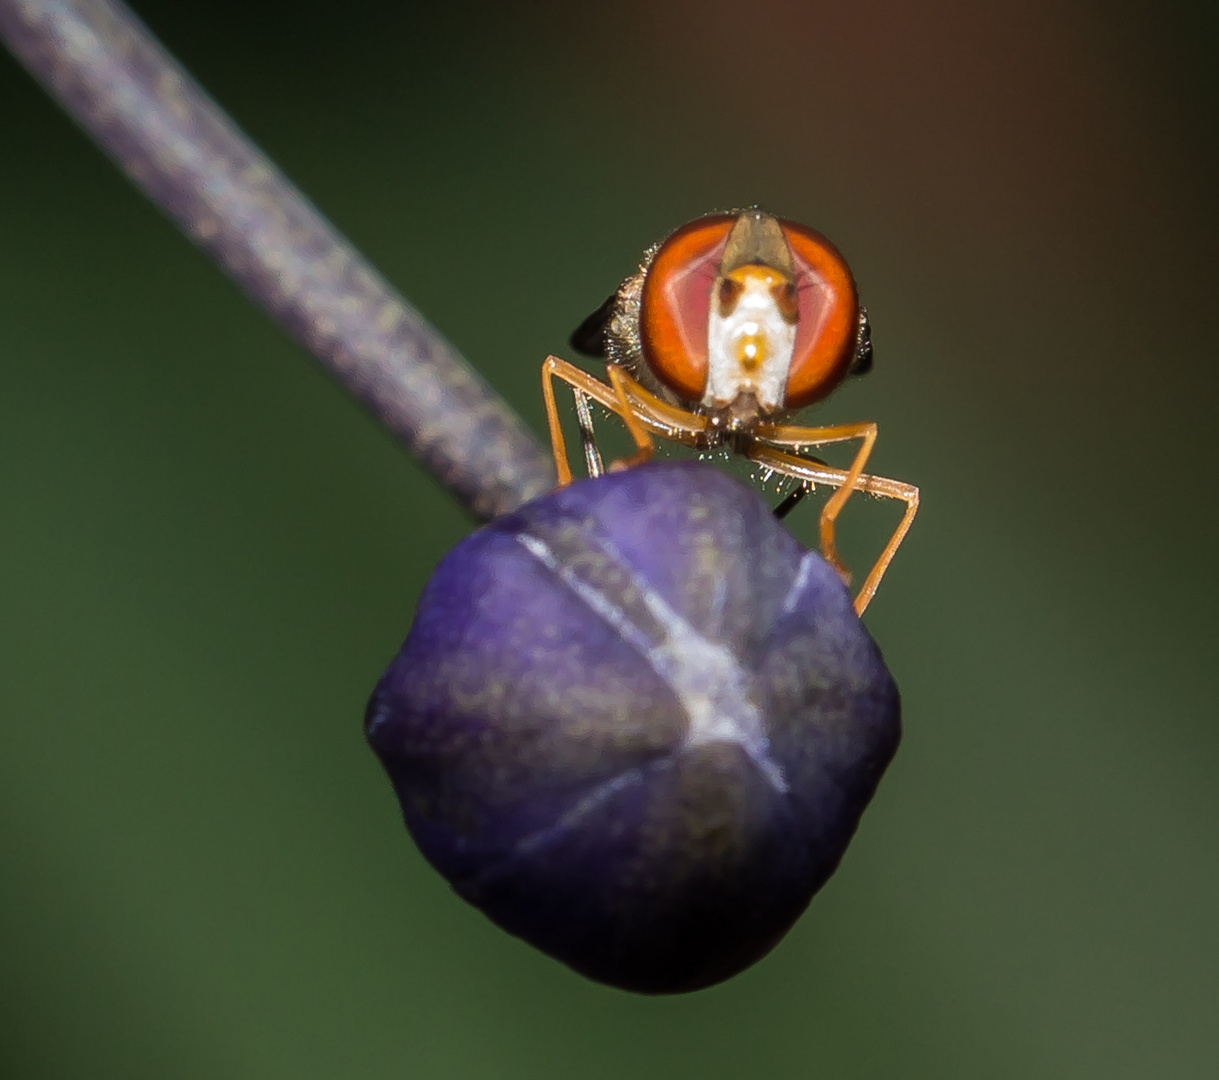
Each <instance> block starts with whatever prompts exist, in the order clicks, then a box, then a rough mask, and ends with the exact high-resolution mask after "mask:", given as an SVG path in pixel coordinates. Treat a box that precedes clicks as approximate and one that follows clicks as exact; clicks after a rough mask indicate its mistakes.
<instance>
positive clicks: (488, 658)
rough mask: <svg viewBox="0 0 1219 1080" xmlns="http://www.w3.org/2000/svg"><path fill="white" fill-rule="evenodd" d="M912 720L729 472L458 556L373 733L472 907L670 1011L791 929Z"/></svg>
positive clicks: (553, 514) (394, 677)
mask: <svg viewBox="0 0 1219 1080" xmlns="http://www.w3.org/2000/svg"><path fill="white" fill-rule="evenodd" d="M899 715H900V704H899V700H898V694H897V688H896V686H895V685H894V683H893V680H892V678H891V677H890V675H889V672H888V671H887V670H886V668H885V665H884V661H883V660H882V659H881V656H880V653H879V651H878V650H877V648H876V646H875V644H874V643H873V642H872V639H871V638H870V637H869V636H868V633H867V631H866V630H865V629H864V628H863V625H862V624H861V623H860V621H859V619H858V618H856V616H855V613H854V610H853V609H852V607H851V600H850V597H849V596H848V595H847V592H846V590H845V588H844V587H843V585H842V582H841V581H840V580H839V579H838V577H837V575H836V574H835V573H834V571H833V570H831V569H830V567H829V566H828V565H827V564H826V563H825V562H824V561H823V560H822V559H821V557H820V556H819V555H817V554H815V553H812V552H809V551H806V550H805V549H804V548H803V547H801V546H800V544H799V543H798V542H797V541H796V540H795V539H794V538H793V537H792V536H791V534H790V533H788V531H787V530H786V529H785V528H784V527H783V526H782V525H781V524H780V523H779V522H778V521H776V520H775V518H774V516H773V514H772V513H771V512H770V509H769V508H768V507H767V506H766V504H765V503H764V502H763V501H762V500H761V499H760V498H759V497H758V496H757V495H756V494H755V493H754V492H753V491H751V490H749V489H748V488H747V487H745V486H743V485H742V484H740V483H738V482H737V481H735V480H732V479H731V478H729V477H728V476H726V475H724V474H723V473H721V472H719V471H718V470H716V469H714V468H712V467H710V466H705V465H696V464H654V465H648V466H644V467H641V468H637V469H630V470H627V471H625V472H621V473H614V474H609V475H606V476H603V477H601V478H599V479H597V480H589V481H584V482H582V483H577V484H575V485H573V486H571V487H568V488H564V489H563V490H561V491H557V492H555V493H554V494H552V495H548V496H546V497H544V498H541V499H538V500H537V501H535V502H533V503H530V504H529V505H528V506H526V507H524V508H523V509H521V510H520V511H518V512H516V513H513V514H510V515H508V516H505V517H502V518H500V519H498V520H496V521H495V522H493V523H492V524H490V525H488V526H487V527H486V528H484V529H482V530H480V531H479V532H477V533H474V534H473V535H472V536H470V537H468V538H467V539H466V540H464V541H462V542H461V543H460V544H458V546H457V547H456V548H455V549H454V550H453V551H451V552H450V553H449V554H448V555H447V556H446V557H445V559H444V560H443V562H441V564H440V566H439V568H438V569H437V570H436V573H435V575H434V576H433V577H432V580H431V581H430V582H429V583H428V586H427V588H426V589H425V590H424V593H423V596H422V598H421V599H420V602H419V609H418V612H417V614H416V617H415V625H414V626H413V627H412V629H411V632H410V636H409V637H408V638H407V640H406V643H405V644H404V645H403V646H402V650H401V652H399V653H398V655H397V657H396V658H395V659H394V661H393V663H392V664H390V666H389V669H388V670H387V671H386V673H385V675H384V676H383V677H382V679H381V682H380V684H379V685H378V686H377V689H376V691H375V692H374V694H373V697H372V701H371V702H370V703H369V708H368V717H367V725H368V738H369V741H370V742H371V744H372V746H373V748H374V750H375V751H376V752H377V754H378V755H379V757H380V758H381V761H382V763H383V764H384V765H385V768H386V771H387V772H388V773H389V777H390V780H391V781H392V782H393V785H394V789H395V791H396V792H397V794H398V799H399V800H400V802H401V804H402V811H403V814H404V816H405V818H406V824H407V827H408V828H409V829H410V831H411V834H412V836H414V838H415V840H416V842H417V843H418V844H419V847H420V848H421V850H422V851H423V853H424V855H425V856H426V857H427V859H428V860H429V861H430V862H431V863H432V865H433V866H435V867H436V869H437V870H439V871H440V872H441V873H442V874H443V875H444V876H445V877H446V878H447V879H448V880H449V881H450V882H451V883H452V885H453V887H454V888H455V889H456V890H457V892H458V893H459V894H460V895H461V896H463V897H465V899H467V900H468V901H470V903H472V904H474V905H476V906H477V907H479V908H480V909H482V911H484V912H485V913H486V914H487V915H488V916H489V917H490V918H491V919H493V920H494V921H495V922H496V923H498V924H499V925H500V926H502V927H503V928H504V929H506V930H508V931H509V932H510V933H513V934H516V935H518V936H520V937H522V938H524V939H525V940H526V941H529V942H531V943H532V944H533V945H535V946H537V947H538V948H539V949H542V950H543V951H545V952H547V953H549V954H550V955H552V956H554V957H557V958H558V959H560V960H562V961H564V962H565V963H567V964H570V965H571V966H572V967H573V968H575V969H576V970H577V971H580V972H582V973H584V974H585V975H587V976H589V977H590V978H593V979H598V980H600V981H602V982H606V983H609V984H611V985H613V986H619V987H623V988H625V989H629V990H637V991H641V992H645V993H673V992H678V991H686V990H697V989H700V988H701V987H705V986H709V985H711V984H712V983H716V982H719V981H720V980H722V979H726V978H728V977H729V976H731V975H735V974H736V973H737V972H739V971H741V970H743V969H744V968H746V967H748V966H749V965H750V964H752V963H753V962H754V961H755V960H758V959H759V958H760V957H762V956H763V955H765V954H766V953H767V952H768V951H769V950H770V949H771V948H772V947H773V946H774V945H775V944H776V943H777V942H778V941H779V939H780V938H781V937H782V936H783V935H784V934H785V933H786V932H787V930H788V928H789V927H790V926H791V925H792V923H793V922H794V921H795V920H796V918H797V917H798V916H799V915H800V913H801V912H802V911H803V910H804V908H805V907H806V906H807V904H808V902H809V900H810V899H811V898H812V896H813V894H814V893H815V892H816V891H817V889H818V888H820V886H821V885H822V884H823V883H824V882H825V880H826V878H828V877H829V875H830V874H831V873H832V872H833V871H834V868H835V867H836V866H837V865H838V860H839V859H840V858H841V857H842V853H843V851H844V850H845V848H846V846H847V843H848V841H849V840H850V838H851V835H852V834H853V833H854V832H855V827H856V825H857V824H858V822H859V817H860V815H861V814H862V813H863V810H864V807H865V806H866V805H867V803H868V800H869V799H870V798H871V797H872V793H873V791H874V790H875V789H876V785H877V782H878V781H879V780H880V777H881V774H882V773H883V772H884V769H885V766H886V765H888V763H889V760H890V759H891V758H892V756H893V753H894V751H895V750H896V749H897V743H898V739H899V738H900V719H899Z"/></svg>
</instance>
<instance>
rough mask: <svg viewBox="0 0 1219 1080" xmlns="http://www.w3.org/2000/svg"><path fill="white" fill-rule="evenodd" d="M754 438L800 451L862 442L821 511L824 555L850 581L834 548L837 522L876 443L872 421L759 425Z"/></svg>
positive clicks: (822, 551) (822, 550)
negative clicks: (822, 424) (799, 425)
mask: <svg viewBox="0 0 1219 1080" xmlns="http://www.w3.org/2000/svg"><path fill="white" fill-rule="evenodd" d="M754 436H755V438H758V439H761V440H762V441H763V442H766V443H771V444H773V445H775V446H788V447H794V448H797V449H798V448H799V447H801V446H824V445H825V444H826V443H835V442H846V441H847V440H848V439H860V440H862V441H861V442H860V445H859V450H858V452H857V453H856V454H855V460H854V461H852V462H851V467H850V468H849V469H847V471H846V479H845V480H843V482H842V485H841V486H840V487H839V488H838V490H837V491H835V492H834V494H833V495H832V496H831V497H830V499H829V500H828V501H827V502H826V504H825V506H823V507H822V508H821V554H822V555H824V556H825V561H826V562H828V563H829V564H830V565H831V566H832V567H834V569H835V570H837V571H838V572H839V573H840V574H841V575H842V576H843V579H844V580H849V575H848V574H847V571H846V567H845V566H843V565H842V562H841V560H839V558H838V550H837V548H836V547H835V545H834V521H835V519H836V518H837V517H838V514H839V512H840V511H841V510H842V508H843V506H844V505H845V504H846V501H847V499H849V498H850V497H851V492H852V491H854V490H855V487H856V485H857V484H858V482H859V478H860V476H862V475H863V467H864V465H865V464H867V461H868V455H869V454H871V453H872V447H873V446H874V445H875V444H876V425H875V424H874V423H872V422H871V421H867V422H866V423H862V424H839V425H836V426H835V427H791V426H788V425H780V424H774V425H771V424H760V425H759V426H758V428H757V430H756V431H755V432H754Z"/></svg>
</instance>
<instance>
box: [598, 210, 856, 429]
mask: <svg viewBox="0 0 1219 1080" xmlns="http://www.w3.org/2000/svg"><path fill="white" fill-rule="evenodd" d="M631 284H633V283H630V282H628V286H630V285H631ZM635 297H637V301H636V302H635V303H634V304H632V303H631V301H632V300H634V298H635ZM619 307H620V310H619V312H618V317H617V318H615V320H614V323H613V324H611V331H610V332H611V337H612V336H614V335H615V334H616V335H617V336H618V337H619V339H620V340H619V342H618V343H617V344H618V345H619V348H618V349H617V350H615V349H613V348H611V355H614V354H615V352H616V353H617V354H618V355H622V354H623V353H630V354H633V358H636V359H637V360H638V361H641V362H642V363H638V362H637V363H635V364H633V365H631V366H633V367H634V368H635V369H636V370H637V373H638V374H640V375H641V376H643V377H645V378H646V377H647V376H649V375H650V376H651V378H652V380H654V381H655V382H656V383H657V384H659V387H661V388H663V389H665V390H667V391H668V392H669V393H670V394H672V395H673V396H674V397H675V398H676V399H677V400H679V401H681V402H682V403H683V404H685V405H686V406H687V407H693V408H697V409H702V410H707V411H709V412H715V411H722V410H725V409H732V410H733V411H734V412H735V413H736V414H737V415H740V414H741V412H742V409H741V404H742V403H743V402H746V401H747V402H748V403H749V410H752V412H753V413H754V414H755V415H757V416H759V417H765V416H772V415H774V414H776V413H780V412H783V411H786V410H791V409H798V408H801V407H803V406H804V405H808V404H810V403H811V402H813V401H816V400H817V399H819V398H821V397H824V396H825V395H826V394H828V393H829V392H830V391H831V390H832V389H833V388H834V387H835V386H836V385H837V384H838V383H839V382H840V381H841V380H842V378H843V377H844V376H845V375H846V373H847V370H848V368H850V366H851V363H852V360H853V359H854V357H855V352H856V348H857V345H858V343H859V340H860V333H859V331H860V308H859V301H858V297H857V295H856V291H855V283H854V281H853V280H852V278H851V273H850V270H849V269H848V268H847V265H846V262H845V261H844V260H843V258H842V256H841V255H839V254H838V252H837V251H836V250H835V249H834V247H833V246H832V245H831V244H830V243H829V241H828V240H826V239H825V238H824V237H822V236H821V235H820V234H818V233H816V232H814V231H813V230H812V229H809V228H806V227H805V226H803V225H797V224H795V223H794V222H788V221H781V220H780V219H778V218H775V217H772V216H771V215H769V214H765V213H763V212H762V211H760V210H749V211H745V212H744V213H740V214H718V215H712V216H709V217H705V218H700V219H699V220H697V221H694V222H692V223H690V224H689V225H686V226H684V227H683V228H681V229H678V230H677V232H675V233H673V234H672V235H671V236H670V237H669V238H668V239H667V240H665V241H664V243H662V244H661V245H660V246H659V247H658V248H657V249H656V250H655V252H654V254H653V255H652V257H651V259H650V260H649V261H648V262H647V263H646V264H645V266H644V269H643V271H642V277H641V279H640V280H639V282H638V285H637V288H636V289H634V290H632V289H631V288H629V287H628V288H625V289H624V292H623V293H620V294H619ZM611 344H613V343H611ZM643 368H646V370H641V369H643ZM746 411H748V410H746Z"/></svg>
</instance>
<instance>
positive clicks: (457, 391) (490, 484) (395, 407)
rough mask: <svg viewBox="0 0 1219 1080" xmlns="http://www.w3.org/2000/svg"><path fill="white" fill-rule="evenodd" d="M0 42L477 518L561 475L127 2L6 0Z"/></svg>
mask: <svg viewBox="0 0 1219 1080" xmlns="http://www.w3.org/2000/svg"><path fill="white" fill-rule="evenodd" d="M0 38H2V39H3V40H4V41H5V43H6V44H7V45H8V47H9V48H10V49H11V50H12V51H13V53H14V54H15V55H16V56H17V58H18V59H19V60H20V61H21V62H22V63H23V64H24V65H25V66H26V67H27V68H28V69H29V71H30V72H31V73H32V74H33V75H34V77H35V78H36V79H38V81H39V82H41V83H42V85H43V86H44V87H45V88H46V89H47V90H48V91H49V92H50V93H51V95H52V96H53V97H54V98H55V99H56V100H57V101H58V102H59V103H60V105H62V106H63V108H64V109H66V110H67V112H68V113H69V114H70V115H71V116H72V117H73V118H74V119H75V120H76V121H77V122H78V123H79V124H80V125H81V126H82V127H83V128H84V129H85V130H86V131H87V132H89V134H90V135H92V136H93V138H94V139H95V140H96V141H97V143H98V144H99V145H100V146H101V147H102V149H103V150H105V152H106V153H107V154H109V155H110V157H112V158H113V159H114V160H115V161H116V162H117V163H118V164H119V165H120V166H121V167H122V168H123V170H124V171H125V172H126V173H127V175H128V176H129V177H130V178H131V179H132V180H133V181H134V182H135V183H136V184H137V185H138V186H139V187H140V189H141V190H143V192H144V193H145V194H146V195H147V196H148V197H149V198H150V199H151V200H152V201H153V202H154V203H155V204H156V205H157V206H159V207H160V208H161V209H162V210H163V211H164V212H165V213H166V214H168V215H169V217H170V218H172V219H173V220H174V221H175V222H176V223H177V225H178V227H179V228H181V229H182V231H183V232H185V233H186V234H187V235H188V236H190V237H191V239H192V240H194V241H195V242H196V243H197V244H198V245H199V246H200V247H202V248H203V249H204V251H206V252H207V253H208V254H209V255H211V257H212V258H213V259H215V260H216V262H217V263H219V264H220V266H221V267H222V268H223V269H224V270H225V272H226V273H228V274H229V275H230V276H231V277H232V278H233V279H234V280H235V281H236V282H237V283H238V284H239V285H240V286H241V288H242V289H244V290H245V292H246V293H247V294H248V295H249V296H250V297H251V298H252V299H254V300H255V301H257V302H258V303H259V304H260V305H261V306H262V307H263V308H265V309H266V310H267V311H268V312H269V313H270V315H271V317H272V318H273V319H275V321H276V322H278V323H279V324H280V325H281V326H282V327H284V329H285V330H287V331H288V333H289V334H291V335H292V336H293V337H294V338H296V340H297V341H299V342H301V343H302V344H303V345H304V346H305V347H306V348H307V349H309V351H310V352H312V353H313V354H314V355H315V356H316V357H317V358H318V360H320V361H321V363H322V365H323V366H324V367H325V368H326V369H327V370H329V371H330V372H331V373H332V374H333V375H334V376H335V378H337V379H338V381H339V382H340V383H342V384H343V386H344V387H346V388H347V390H348V391H350V392H351V393H352V394H353V395H354V396H355V397H356V398H358V399H359V400H360V401H362V402H363V403H364V404H365V405H366V406H367V407H368V409H369V410H370V411H371V412H372V413H373V415H374V416H376V417H377V418H378V419H379V420H380V421H381V423H383V424H384V425H385V426H386V427H387V428H389V430H390V431H392V432H394V434H396V435H397V436H398V437H399V438H400V439H401V440H402V441H403V442H404V443H405V444H406V446H407V447H408V448H409V449H410V451H411V452H412V453H413V454H414V455H415V456H416V457H417V458H418V459H419V461H420V462H422V464H423V465H424V466H425V467H426V468H427V469H429V470H430V471H431V472H432V473H433V474H434V475H435V476H436V477H437V478H438V479H439V480H440V482H441V483H442V484H444V486H445V487H446V488H448V490H449V491H450V492H451V493H452V494H453V495H454V496H455V497H456V498H457V499H458V500H460V501H461V502H462V503H463V504H464V505H465V506H466V507H467V508H468V509H469V510H470V512H471V513H473V514H474V515H475V517H477V518H480V519H487V518H491V517H493V516H495V515H496V514H499V513H502V512H504V511H506V510H510V509H513V508H514V507H516V506H518V505H520V504H521V503H523V502H525V501H527V500H528V499H530V498H532V497H533V496H535V495H538V494H541V493H542V492H544V491H546V490H547V489H548V488H549V487H551V486H552V485H553V483H554V473H553V469H552V467H551V464H550V462H549V460H548V459H547V457H546V456H545V454H544V453H543V451H542V449H541V447H540V445H539V444H538V442H537V441H536V440H535V438H534V437H533V435H532V434H531V433H530V432H529V430H528V429H527V428H526V427H525V426H524V424H523V423H522V422H521V420H520V418H519V417H517V415H516V414H515V413H514V412H513V411H512V410H511V408H510V407H509V406H508V405H507V404H506V403H505V402H504V401H503V400H501V399H500V398H499V397H498V396H497V395H496V394H495V392H494V391H493V390H491V389H490V387H488V386H487V385H486V383H484V382H483V380H482V379H481V378H480V377H479V376H478V375H477V374H476V373H475V372H474V371H473V369H471V367H470V366H469V364H467V363H466V361H465V360H464V359H463V358H462V357H461V356H460V355H459V354H458V352H457V350H456V349H454V348H453V346H452V345H450V344H449V343H448V342H447V341H445V340H444V338H443V337H441V336H440V334H439V333H437V331H436V330H435V329H433V328H432V327H431V326H429V325H428V323H427V322H426V321H425V320H424V319H423V318H422V316H420V315H419V313H418V312H416V311H415V310H414V309H413V308H411V306H410V305H409V304H407V303H406V301H404V300H403V299H402V298H401V297H400V296H398V295H397V294H396V293H395V292H394V290H393V289H391V288H390V286H389V285H388V284H387V283H386V282H385V281H384V280H383V279H382V278H381V276H380V275H379V274H378V273H377V272H376V271H375V270H373V268H372V267H371V266H369V265H368V263H367V262H365V261H364V259H363V258H362V257H361V256H360V255H359V254H357V253H356V251H355V250H354V249H353V248H352V246H351V244H350V243H349V242H348V241H347V240H346V239H344V238H343V236H341V235H340V234H339V233H338V232H337V230H335V228H334V227H333V226H332V225H331V224H330V223H329V222H327V221H326V220H325V219H324V218H323V217H322V216H321V214H319V213H318V211H317V210H316V209H315V208H314V207H313V206H312V205H311V204H310V203H309V201H308V200H307V199H306V198H305V197H304V196H303V195H302V194H301V193H300V192H299V191H298V190H297V189H296V188H295V187H293V186H292V184H290V183H289V182H288V180H287V179H286V178H285V177H284V176H283V175H282V174H281V173H280V172H279V171H278V170H277V169H276V168H275V166H274V165H272V164H271V162H270V161H268V160H267V158H266V157H264V156H263V155H262V154H261V153H260V152H259V151H258V150H257V149H256V148H255V147H254V145H253V144H252V143H251V142H250V141H249V139H247V138H246V137H245V135H244V134H243V133H242V132H241V131H239V130H238V129H237V127H236V126H235V125H234V124H233V122H232V121H231V120H230V119H229V118H228V117H227V116H226V115H225V114H224V113H223V112H222V111H221V110H220V108H219V107H218V106H217V105H216V104H215V103H214V102H213V101H212V100H211V99H210V98H209V97H208V96H207V94H205V93H204V92H203V90H202V89H201V88H200V87H199V86H198V85H196V84H195V82H194V81H193V80H192V79H191V78H190V77H189V76H188V75H187V74H186V72H185V71H183V70H182V68H181V67H179V66H178V64H177V63H176V62H175V61H174V60H173V58H172V57H171V56H169V54H168V53H167V52H166V51H165V50H164V49H163V48H162V47H161V46H160V44H159V43H158V42H157V41H156V40H155V39H154V38H153V37H152V35H151V34H150V33H149V31H148V30H147V28H146V27H144V26H143V24H142V23H140V22H139V20H138V19H136V18H135V16H134V15H132V13H131V12H130V11H129V10H128V9H127V8H126V7H125V6H124V5H122V4H121V3H115V2H112V0H0Z"/></svg>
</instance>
